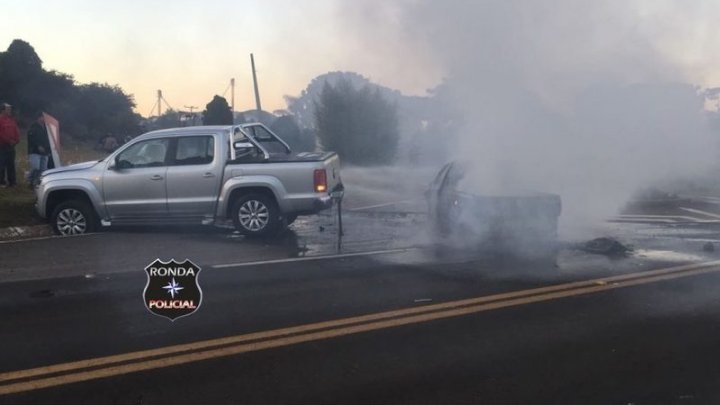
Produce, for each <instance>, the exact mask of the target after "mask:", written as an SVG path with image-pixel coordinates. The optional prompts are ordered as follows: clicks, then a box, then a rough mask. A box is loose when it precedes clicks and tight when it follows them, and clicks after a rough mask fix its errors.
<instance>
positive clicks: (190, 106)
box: [185, 105, 197, 127]
mask: <svg viewBox="0 0 720 405" xmlns="http://www.w3.org/2000/svg"><path fill="white" fill-rule="evenodd" d="M185 108H188V109H189V110H190V116H191V117H192V125H191V126H193V127H194V126H195V114H193V110H194V109H196V108H197V106H194V105H186V106H185Z"/></svg>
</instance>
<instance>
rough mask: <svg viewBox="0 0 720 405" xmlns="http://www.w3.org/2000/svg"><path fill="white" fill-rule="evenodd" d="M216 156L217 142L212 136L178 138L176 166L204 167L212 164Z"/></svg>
mask: <svg viewBox="0 0 720 405" xmlns="http://www.w3.org/2000/svg"><path fill="white" fill-rule="evenodd" d="M214 156H215V140H214V139H213V137H212V136H189V137H184V138H178V141H177V148H176V150H175V159H174V164H175V165H204V164H208V163H212V161H213V158H214Z"/></svg>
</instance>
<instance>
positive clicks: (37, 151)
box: [27, 112, 50, 187]
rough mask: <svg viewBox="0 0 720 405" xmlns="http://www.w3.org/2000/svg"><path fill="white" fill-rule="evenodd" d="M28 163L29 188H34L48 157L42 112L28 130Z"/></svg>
mask: <svg viewBox="0 0 720 405" xmlns="http://www.w3.org/2000/svg"><path fill="white" fill-rule="evenodd" d="M27 136H28V163H29V164H30V177H29V178H28V182H29V183H30V187H35V185H37V182H38V180H39V179H40V175H41V174H42V172H44V171H45V170H47V168H48V156H49V155H50V138H48V133H47V128H46V127H45V118H44V117H43V114H42V112H40V113H38V115H37V119H36V120H35V122H33V124H32V125H31V126H30V129H28V133H27Z"/></svg>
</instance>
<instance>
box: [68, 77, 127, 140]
mask: <svg viewBox="0 0 720 405" xmlns="http://www.w3.org/2000/svg"><path fill="white" fill-rule="evenodd" d="M134 107H135V101H134V100H133V98H132V96H130V95H127V94H125V92H124V91H123V90H122V89H121V88H120V87H118V86H111V85H109V84H99V83H90V84H84V85H81V86H79V87H78V93H77V97H76V99H75V100H74V109H75V111H76V116H75V121H76V124H77V128H76V131H77V132H76V136H77V137H79V138H84V139H97V138H100V137H103V136H105V135H107V134H108V133H111V134H113V135H115V136H123V135H126V134H134V133H137V132H138V131H139V127H138V124H139V121H140V117H139V116H138V115H137V114H136V113H134V112H133V108H134Z"/></svg>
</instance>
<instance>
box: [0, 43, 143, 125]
mask: <svg viewBox="0 0 720 405" xmlns="http://www.w3.org/2000/svg"><path fill="white" fill-rule="evenodd" d="M0 99H1V100H3V101H7V102H9V103H10V104H12V105H13V106H14V107H15V108H14V110H15V112H16V113H17V114H18V115H19V118H20V122H21V124H22V123H23V122H24V123H29V122H31V121H32V120H33V117H32V116H33V114H34V113H36V112H39V111H47V112H49V113H50V114H52V115H54V116H55V117H56V118H58V120H59V121H60V123H61V124H60V128H61V130H62V131H63V135H70V136H72V137H75V138H79V139H91V138H95V137H98V136H103V135H105V134H107V133H108V132H111V133H113V134H115V135H124V134H136V133H138V132H139V131H140V128H139V122H140V116H139V115H137V114H135V113H134V112H133V109H134V107H135V102H134V100H133V98H132V96H131V95H128V94H125V92H124V91H123V90H122V89H121V88H120V87H118V86H110V85H108V84H98V83H91V84H86V85H77V84H76V83H75V80H74V79H73V77H72V76H71V75H68V74H65V73H61V72H57V71H52V70H51V71H46V70H45V69H43V66H42V60H41V59H40V57H39V56H38V55H37V53H35V50H34V49H33V47H32V46H31V45H30V44H29V43H27V42H25V41H23V40H21V39H16V40H14V41H12V43H11V44H10V46H9V47H8V49H7V50H6V51H5V52H1V53H0Z"/></svg>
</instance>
